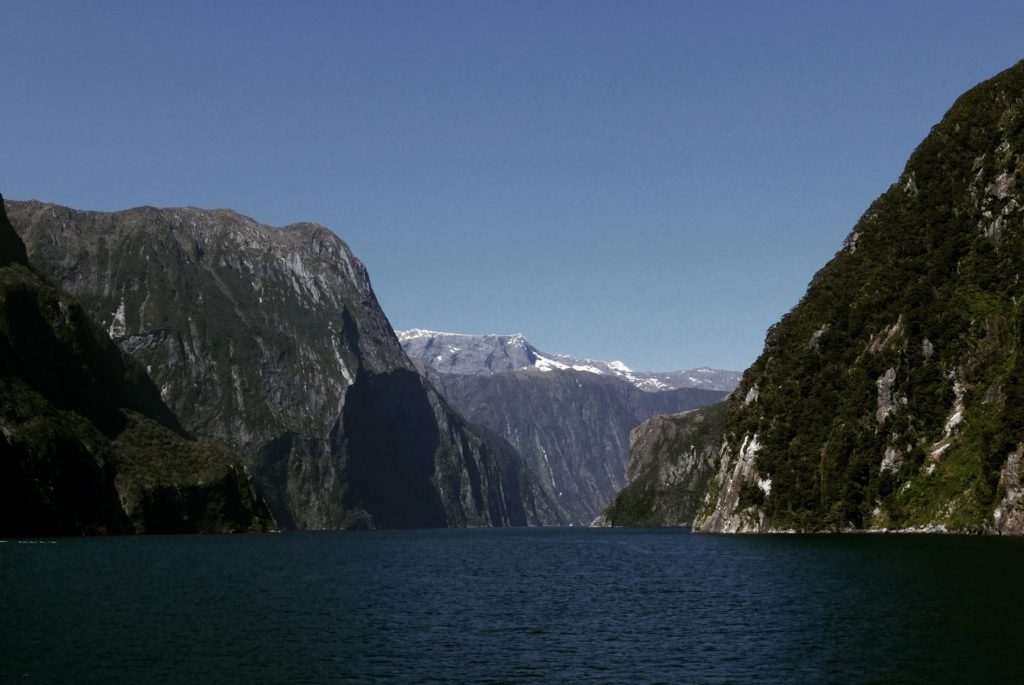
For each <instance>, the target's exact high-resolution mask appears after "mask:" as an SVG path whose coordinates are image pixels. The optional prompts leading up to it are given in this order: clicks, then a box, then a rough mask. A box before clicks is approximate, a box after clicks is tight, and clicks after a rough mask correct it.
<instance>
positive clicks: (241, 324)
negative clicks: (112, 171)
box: [8, 202, 560, 528]
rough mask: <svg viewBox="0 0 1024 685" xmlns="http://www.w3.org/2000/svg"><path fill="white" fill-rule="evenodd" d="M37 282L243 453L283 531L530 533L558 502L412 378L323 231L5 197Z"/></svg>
mask: <svg viewBox="0 0 1024 685" xmlns="http://www.w3.org/2000/svg"><path fill="white" fill-rule="evenodd" d="M8 211H9V212H10V215H11V219H12V222H13V223H14V225H15V228H16V229H17V230H18V231H19V233H20V234H21V236H22V238H23V239H24V240H25V243H26V245H27V247H28V252H29V254H30V256H31V258H32V259H33V261H34V262H35V263H36V264H37V266H38V268H40V269H41V270H42V271H43V272H44V273H45V274H46V275H47V276H48V277H49V278H50V279H52V280H53V281H54V282H57V283H59V284H60V285H61V286H62V287H63V288H65V289H66V290H68V291H69V292H72V293H74V294H75V295H76V296H77V297H78V298H79V299H80V300H81V302H82V304H83V306H84V307H85V308H86V309H87V310H88V311H89V312H90V314H92V315H93V316H94V317H95V318H96V319H97V320H98V321H100V322H101V323H102V325H103V326H104V327H105V328H106V329H107V331H108V332H109V334H110V335H111V337H113V338H114V339H115V341H116V342H117V343H118V344H119V345H120V346H121V348H122V349H123V350H125V351H127V352H128V353H130V354H131V356H132V357H133V358H135V359H136V360H138V361H139V362H140V363H141V364H143V365H144V366H145V368H146V369H147V371H148V372H149V373H150V375H151V376H152V377H153V379H154V381H155V382H156V384H157V385H158V386H159V387H160V393H161V396H162V397H163V399H164V400H165V401H166V402H167V404H168V405H169V406H170V407H171V408H172V409H173V410H174V411H175V412H176V413H177V415H178V416H179V417H180V418H181V421H182V423H183V424H184V426H185V427H186V428H187V429H188V430H189V431H191V432H193V433H195V434H197V435H200V436H203V437H205V438H211V439H215V440H218V441H222V442H224V443H226V444H228V445H230V446H231V447H233V448H235V449H236V450H238V451H239V452H240V453H241V454H242V456H243V458H244V459H245V460H246V462H247V464H248V466H249V468H250V470H251V471H252V473H253V474H254V477H255V478H256V482H257V488H258V490H259V492H260V493H261V494H262V495H263V496H265V497H266V499H267V501H268V503H269V504H270V506H271V509H272V511H273V512H274V515H275V516H276V517H277V519H278V521H279V522H280V523H281V524H282V525H284V526H288V527H292V526H294V527H299V528H337V527H365V526H376V527H412V526H445V525H525V524H528V523H541V522H558V521H559V520H560V519H559V518H558V516H557V513H556V508H555V506H554V505H553V504H552V503H551V502H550V501H548V500H547V498H546V497H545V496H544V495H543V493H542V492H541V491H540V490H539V488H538V487H537V486H536V484H535V483H534V481H533V479H532V477H531V475H530V474H529V472H528V471H527V470H526V469H524V468H523V467H522V464H521V463H519V462H518V457H517V455H516V454H515V453H514V451H513V450H511V449H510V448H508V446H507V445H501V444H498V443H495V442H493V441H487V440H484V439H481V438H480V436H478V435H476V434H474V433H473V432H472V431H471V430H470V429H469V428H468V427H467V426H466V425H465V424H464V422H463V421H462V420H461V419H460V418H459V417H458V416H457V415H456V414H455V413H454V412H453V411H452V410H451V409H449V408H448V406H447V405H446V404H445V402H444V401H443V400H442V399H441V398H440V397H439V396H438V395H437V393H436V392H434V391H433V389H432V388H431V387H430V386H429V384H428V383H426V382H425V381H424V380H423V379H422V378H421V377H420V375H419V374H418V373H417V372H416V370H415V368H414V366H413V365H412V363H411V362H410V361H409V360H408V358H407V357H406V355H405V354H404V353H403V351H402V349H401V347H400V345H399V343H398V340H397V339H396V338H395V335H394V332H393V331H392V330H391V326H390V325H389V323H388V321H387V319H386V318H385V316H384V314H383V312H382V311H381V310H380V307H379V305H378V304H377V300H376V297H375V296H374V294H373V291H372V288H371V287H370V281H369V278H368V276H367V274H366V270H365V268H364V267H363V265H362V263H361V262H360V261H359V260H358V259H357V258H356V257H355V256H354V255H353V254H352V252H351V251H350V250H349V248H348V246H347V245H346V244H345V243H344V242H343V241H342V240H340V239H339V238H338V237H337V236H335V235H334V234H333V233H331V232H330V231H329V230H327V229H326V228H324V227H323V226H319V225H316V224H309V223H300V224H293V225H290V226H286V227H284V228H273V227H269V226H264V225H261V224H259V223H257V222H255V221H253V220H252V219H249V218H247V217H244V216H241V215H239V214H237V213H235V212H233V211H229V210H200V209H195V208H178V209H155V208H152V207H140V208H136V209H132V210H127V211H123V212H115V213H101V212H80V211H75V210H72V209H68V208H66V207H58V206H54V205H49V204H43V203H39V202H9V203H8Z"/></svg>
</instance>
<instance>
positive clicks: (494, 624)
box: [0, 529, 1024, 683]
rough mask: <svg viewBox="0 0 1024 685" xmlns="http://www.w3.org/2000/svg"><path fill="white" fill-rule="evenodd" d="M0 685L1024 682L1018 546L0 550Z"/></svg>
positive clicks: (621, 534)
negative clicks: (20, 684)
mask: <svg viewBox="0 0 1024 685" xmlns="http://www.w3.org/2000/svg"><path fill="white" fill-rule="evenodd" d="M0 582H2V583H3V586H2V593H3V594H2V597H0V680H3V681H5V682H7V681H11V682H295V683H303V682H330V683H349V682H352V683H357V682H358V683H363V682H397V683H405V682H408V683H435V682H459V683H499V682H501V683H535V682H536V683H560V682H610V683H679V682H709V683H745V682H807V683H818V682H843V683H845V682H928V683H933V682H957V683H960V682H979V683H990V682H1022V681H1024V629H1022V628H1024V540H1019V539H992V538H963V537H931V536H807V537H803V536H777V537H776V536H772V537H717V536H699V535H690V534H689V533H688V532H686V531H683V530H572V529H567V530H565V529H563V530H435V531H396V532H375V533H347V534H346V533H292V534H283V535H262V536H195V537H139V538H105V539H81V540H79V539H61V540H57V541H55V542H54V543H53V544H25V543H16V542H6V543H3V544H0Z"/></svg>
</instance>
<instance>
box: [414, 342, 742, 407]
mask: <svg viewBox="0 0 1024 685" xmlns="http://www.w3.org/2000/svg"><path fill="white" fill-rule="evenodd" d="M398 339H399V341H401V343H402V347H403V348H404V349H405V352H406V354H408V355H409V357H411V358H412V359H414V360H418V361H420V362H421V363H422V364H423V365H424V366H426V367H428V368H431V369H433V370H434V371H437V372H439V373H448V374H464V375H489V374H493V373H501V372H503V371H521V370H524V369H531V368H534V369H540V370H541V371H553V370H559V371H568V370H573V371H583V372H586V373H591V374H594V375H597V376H609V377H613V378H621V379H623V380H625V381H628V382H629V383H632V384H633V385H635V386H636V387H637V388H640V389H641V390H647V391H652V392H657V391H662V390H678V389H679V388H704V389H705V390H724V391H726V392H729V391H731V390H732V389H733V388H735V387H736V386H737V385H738V384H739V381H740V374H739V373H737V372H735V371H725V370H722V369H709V368H706V367H701V368H699V369H685V370H682V371H663V372H648V371H633V370H632V369H630V368H629V367H628V366H626V365H625V364H623V363H622V362H620V361H613V362H602V361H594V360H592V359H577V358H576V357H571V356H569V355H564V354H552V353H549V352H541V351H540V350H538V349H537V348H536V347H534V346H533V345H532V344H530V342H529V341H528V340H527V339H526V338H525V337H523V336H522V335H521V334H518V333H517V334H515V335H463V334H459V333H439V332H437V331H427V330H422V329H418V328H414V329H412V330H408V331H400V332H399V333H398Z"/></svg>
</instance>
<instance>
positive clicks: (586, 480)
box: [430, 369, 725, 525]
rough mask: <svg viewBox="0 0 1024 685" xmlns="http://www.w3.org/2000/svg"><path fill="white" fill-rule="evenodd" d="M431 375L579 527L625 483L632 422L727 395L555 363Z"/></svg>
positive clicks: (446, 395) (468, 416)
mask: <svg viewBox="0 0 1024 685" xmlns="http://www.w3.org/2000/svg"><path fill="white" fill-rule="evenodd" d="M430 377H431V379H432V380H433V381H434V383H435V384H436V386H437V387H438V388H439V389H440V391H441V392H442V393H443V394H444V396H445V398H446V399H447V400H448V401H449V402H451V404H452V406H454V407H455V408H456V409H457V410H458V411H459V412H460V413H461V414H462V415H463V416H465V417H466V418H467V419H469V420H470V421H472V422H473V423H475V424H479V425H482V426H484V427H486V428H488V429H490V430H491V431H493V432H495V433H498V434H499V435H501V436H502V437H504V438H505V439H507V440H508V441H509V442H510V443H511V444H512V445H513V446H514V447H515V448H516V449H517V450H519V453H520V454H521V455H522V456H523V458H524V459H525V461H526V463H527V464H528V466H529V468H530V469H531V470H532V472H533V473H535V474H536V475H537V477H538V480H539V482H540V484H541V486H542V487H543V488H544V490H545V492H546V493H547V494H548V495H550V496H551V498H552V499H554V500H555V501H556V502H557V503H558V505H559V506H560V507H561V508H562V510H563V511H564V512H565V515H566V517H567V518H568V520H569V521H571V522H573V523H576V524H583V525H585V524H588V523H590V521H591V520H593V518H594V517H595V516H596V515H597V513H598V512H599V511H601V509H602V508H604V507H605V506H606V505H607V503H608V502H609V501H610V500H611V498H612V497H614V496H615V493H617V492H618V491H619V490H620V489H621V488H622V486H623V485H624V483H625V471H626V463H627V461H628V459H629V435H630V431H631V430H632V429H633V428H634V427H636V426H637V425H638V424H639V423H640V422H642V421H644V420H645V419H647V418H649V417H651V416H654V415H657V414H668V413H675V412H679V411H683V410H687V409H694V408H697V407H701V406H704V405H707V404H712V403H714V402H718V401H720V400H721V399H722V397H724V395H725V393H723V392H719V391H713V390H703V389H698V388H682V389H677V390H667V391H663V392H644V391H642V390H640V389H638V388H636V387H635V386H634V385H632V384H631V383H629V382H627V381H625V380H622V379H619V378H616V377H614V376H604V375H598V374H593V373H589V372H585V371H573V370H557V369H556V370H550V371H541V370H539V369H531V370H525V371H515V372H505V373H495V374H491V375H458V374H431V376H430Z"/></svg>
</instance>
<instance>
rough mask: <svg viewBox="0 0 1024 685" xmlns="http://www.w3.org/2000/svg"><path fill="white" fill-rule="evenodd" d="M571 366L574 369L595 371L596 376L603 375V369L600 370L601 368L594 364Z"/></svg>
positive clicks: (588, 371)
mask: <svg viewBox="0 0 1024 685" xmlns="http://www.w3.org/2000/svg"><path fill="white" fill-rule="evenodd" d="M572 368H573V370H574V371H586V372H587V373H596V374H597V375H598V376H603V375H604V371H602V370H601V369H599V368H597V367H596V366H588V365H583V366H573V367H572Z"/></svg>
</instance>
